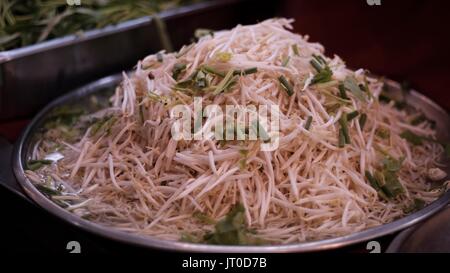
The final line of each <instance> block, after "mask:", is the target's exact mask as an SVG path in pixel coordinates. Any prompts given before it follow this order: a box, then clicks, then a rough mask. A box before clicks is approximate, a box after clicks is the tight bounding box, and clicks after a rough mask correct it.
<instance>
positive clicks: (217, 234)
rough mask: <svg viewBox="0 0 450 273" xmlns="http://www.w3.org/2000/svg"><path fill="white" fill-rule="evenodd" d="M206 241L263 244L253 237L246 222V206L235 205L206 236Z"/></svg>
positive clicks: (210, 242) (227, 243) (212, 242)
mask: <svg viewBox="0 0 450 273" xmlns="http://www.w3.org/2000/svg"><path fill="white" fill-rule="evenodd" d="M203 239H204V241H205V242H206V243H208V244H214V245H248V244H261V242H260V241H258V239H257V238H253V237H252V234H251V231H250V230H249V229H247V227H246V224H245V208H244V206H242V205H241V204H237V205H235V206H234V207H233V208H232V209H231V210H230V212H229V213H228V214H227V215H226V216H225V218H224V219H222V220H220V221H219V222H217V224H216V225H215V226H214V231H213V232H210V233H207V234H206V235H205V236H204V238H203Z"/></svg>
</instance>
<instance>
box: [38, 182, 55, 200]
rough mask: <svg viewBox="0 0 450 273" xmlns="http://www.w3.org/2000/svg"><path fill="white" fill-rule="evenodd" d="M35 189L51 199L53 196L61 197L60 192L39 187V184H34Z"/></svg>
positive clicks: (42, 186)
mask: <svg viewBox="0 0 450 273" xmlns="http://www.w3.org/2000/svg"><path fill="white" fill-rule="evenodd" d="M35 187H36V189H38V190H39V191H40V192H41V193H43V194H45V195H47V196H48V197H51V196H54V195H61V192H60V191H58V190H55V189H52V188H50V187H47V186H44V185H41V184H36V185H35Z"/></svg>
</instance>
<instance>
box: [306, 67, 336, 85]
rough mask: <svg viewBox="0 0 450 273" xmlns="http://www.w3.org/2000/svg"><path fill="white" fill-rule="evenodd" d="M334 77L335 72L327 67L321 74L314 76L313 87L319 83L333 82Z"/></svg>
mask: <svg viewBox="0 0 450 273" xmlns="http://www.w3.org/2000/svg"><path fill="white" fill-rule="evenodd" d="M332 76H333V71H331V69H330V68H329V67H328V66H327V67H325V68H323V69H322V70H321V71H320V72H319V73H317V74H316V75H314V77H313V79H312V80H311V85H314V84H317V83H326V82H329V81H331V79H332Z"/></svg>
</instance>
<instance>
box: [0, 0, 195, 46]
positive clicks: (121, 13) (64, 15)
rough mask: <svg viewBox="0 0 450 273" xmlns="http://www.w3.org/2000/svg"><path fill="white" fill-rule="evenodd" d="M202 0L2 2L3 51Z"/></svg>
mask: <svg viewBox="0 0 450 273" xmlns="http://www.w3.org/2000/svg"><path fill="white" fill-rule="evenodd" d="M199 1H200V0H81V5H72V6H71V5H68V4H67V1H65V0H20V1H18V0H1V1H0V50H10V49H14V48H19V47H23V46H27V45H32V44H35V43H38V42H42V41H46V40H50V39H53V38H57V37H62V36H65V35H69V34H74V33H78V34H80V33H81V32H82V31H84V30H89V29H95V28H102V27H105V26H108V25H111V24H117V23H120V22H124V21H127V20H130V19H135V18H139V17H143V16H148V15H152V14H155V13H157V12H160V11H162V10H166V9H169V8H173V7H177V6H181V5H186V4H190V3H193V2H199Z"/></svg>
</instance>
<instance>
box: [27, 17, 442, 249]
mask: <svg viewBox="0 0 450 273" xmlns="http://www.w3.org/2000/svg"><path fill="white" fill-rule="evenodd" d="M291 23H292V20H289V19H283V18H281V19H270V20H266V21H263V22H261V23H258V24H255V25H248V26H242V25H238V26H236V27H235V28H233V29H231V30H225V31H217V32H214V33H213V35H206V36H203V37H201V38H200V39H199V40H198V41H197V42H196V43H193V44H191V45H189V46H184V47H183V48H182V49H181V50H180V51H179V52H177V53H165V52H164V51H161V52H159V53H158V54H155V55H150V56H147V57H146V58H144V59H143V60H141V61H140V62H139V63H138V64H137V67H136V70H135V71H134V73H132V74H131V75H127V74H125V73H124V74H123V81H122V83H121V84H120V85H119V86H118V87H117V88H116V91H115V94H114V95H113V96H112V97H111V98H110V105H109V106H107V107H105V108H104V109H101V110H99V111H97V112H95V113H89V114H86V115H84V116H82V117H80V119H79V121H78V123H77V124H78V125H74V128H76V127H77V126H79V128H82V130H80V134H79V135H78V137H76V138H75V140H67V139H65V138H63V137H61V136H62V134H61V132H59V131H58V130H59V129H58V128H54V129H50V130H48V131H47V132H45V133H44V134H43V136H42V138H41V139H40V140H39V141H38V142H37V143H36V146H35V147H34V149H33V151H32V155H31V159H42V158H46V157H48V155H49V154H52V153H54V152H55V151H57V152H58V153H59V154H60V155H61V156H60V157H58V158H57V161H56V162H55V163H54V164H50V165H45V166H43V167H41V168H40V169H38V170H35V171H31V170H28V171H27V172H26V173H27V176H28V178H29V179H30V180H32V182H33V183H34V184H44V183H47V185H48V183H50V184H51V185H53V186H54V187H57V186H59V189H62V190H63V192H64V194H62V195H60V196H54V197H53V198H54V199H55V200H58V201H60V202H65V203H66V204H67V207H66V209H68V210H70V211H72V212H73V213H76V214H77V215H79V216H81V217H84V218H86V219H89V220H90V221H93V222H96V223H99V224H102V225H106V226H109V227H113V228H116V229H119V230H122V231H127V232H132V233H138V234H141V235H149V236H156V237H158V238H163V239H169V240H180V236H181V235H182V234H184V233H189V234H202V233H205V232H206V231H211V230H213V229H214V226H213V225H207V224H205V223H204V222H202V221H199V219H197V218H196V217H194V216H193V215H194V214H195V213H196V212H200V213H203V214H204V215H207V216H208V217H210V218H211V219H214V220H219V219H222V218H223V217H224V216H225V215H226V214H227V213H228V212H229V211H230V209H231V208H232V207H233V206H234V205H235V204H237V203H240V204H242V205H243V207H244V208H245V220H246V224H247V226H248V227H249V228H252V229H254V230H256V234H255V236H257V237H260V238H262V239H264V240H265V241H266V242H268V243H270V244H288V243H293V242H304V241H311V240H318V239H324V238H330V237H337V236H341V235H346V234H351V233H354V232H357V231H361V230H364V229H368V228H370V227H374V226H378V225H382V224H384V223H388V222H391V221H393V220H395V219H398V218H400V217H402V216H404V215H405V212H404V209H405V207H407V206H409V205H410V204H411V203H412V202H413V200H414V199H416V198H420V199H421V200H424V201H425V202H426V203H429V202H431V201H433V200H435V199H436V198H438V197H439V196H440V195H441V194H442V190H441V189H435V188H432V187H431V185H430V183H428V182H427V179H428V178H427V172H428V170H429V169H430V168H435V167H437V166H440V165H439V160H440V157H441V156H442V151H443V149H442V147H441V146H440V145H439V144H436V143H433V142H426V143H423V145H418V146H413V145H412V144H410V143H408V142H407V141H406V140H405V139H403V138H401V137H400V134H401V132H403V131H404V130H409V131H411V132H414V133H416V134H420V135H422V136H427V137H435V134H436V132H435V130H434V129H433V128H432V126H430V124H428V123H422V124H419V125H411V124H410V122H409V121H410V120H411V117H412V115H413V114H411V113H408V112H407V111H405V110H399V109H397V108H396V107H395V105H394V103H393V102H391V103H387V104H383V103H380V102H379V101H378V99H377V98H378V96H379V94H380V93H381V92H382V88H383V81H382V80H380V79H376V78H371V77H369V76H367V73H366V71H365V70H363V69H359V70H356V71H353V70H350V69H348V68H347V67H346V66H345V63H344V62H343V61H342V60H341V59H340V58H339V57H338V56H334V57H333V58H329V57H326V56H325V55H324V48H323V46H322V45H321V44H318V43H311V42H308V37H307V36H301V35H298V34H295V33H293V32H291V31H290V30H291V29H292V26H291ZM293 45H296V47H297V49H298V50H297V49H295V48H294V47H293ZM224 53H225V54H226V55H225V56H228V58H221V56H222V57H223V56H224ZM313 54H314V55H319V56H323V58H324V60H325V61H326V62H327V63H328V65H329V67H330V69H331V70H332V72H333V76H332V80H331V81H329V82H326V83H319V84H311V79H312V78H313V75H315V73H316V71H315V70H314V68H313V67H312V66H311V64H310V61H311V59H312V56H313ZM287 58H288V59H289V60H288V61H286V60H287ZM177 63H184V64H186V68H185V70H184V71H183V72H181V74H180V76H179V79H178V80H175V79H174V78H173V75H172V71H173V68H174V65H176V64H177ZM204 65H208V66H211V67H215V68H216V69H217V70H220V71H227V70H229V69H242V70H244V69H247V68H249V67H256V68H257V72H256V73H253V74H249V75H245V76H241V77H238V79H237V82H236V84H234V85H233V86H231V87H230V90H227V91H226V92H222V93H220V94H213V92H205V93H203V94H201V95H202V98H203V105H204V106H205V105H208V104H217V105H230V104H231V105H244V106H245V105H274V104H275V105H278V106H279V108H280V140H279V147H278V148H277V149H276V150H274V151H261V149H260V147H261V144H262V142H261V141H258V140H257V141H219V140H215V139H204V140H179V141H176V140H174V138H173V137H172V135H171V127H172V125H173V123H174V121H175V118H174V117H171V115H170V110H171V107H173V106H174V105H177V104H183V105H185V106H187V107H188V108H190V109H193V95H192V94H189V93H187V92H184V91H183V90H177V89H176V88H174V87H175V86H176V84H177V82H180V81H183V80H186V79H188V77H189V75H191V74H192V73H194V72H195V71H196V70H197V69H198V68H200V67H202V66H204ZM281 75H283V76H284V77H285V78H287V79H289V80H290V81H291V84H292V86H293V88H294V93H293V94H292V96H289V95H288V94H287V92H286V90H285V89H284V88H283V87H282V86H280V82H279V77H280V76H281ZM349 75H351V76H352V77H354V78H355V79H356V80H358V81H359V82H361V83H362V82H364V81H366V82H367V83H368V87H369V92H370V94H371V95H370V96H368V99H367V100H366V101H362V100H358V99H357V98H356V97H355V96H353V94H351V93H350V92H348V97H349V100H350V103H348V104H343V105H341V106H340V107H339V108H338V109H335V111H330V110H329V109H330V108H329V106H330V104H333V103H334V102H335V100H337V99H336V96H337V95H334V94H338V84H339V82H341V81H343V80H344V79H345V78H346V77H347V76H349ZM220 80H221V78H220V77H219V76H215V77H213V78H212V84H213V85H217V84H218V82H220ZM355 110H356V111H359V112H360V113H366V114H367V121H366V124H365V127H364V129H363V130H362V129H361V126H360V124H359V123H358V119H354V120H352V121H350V122H349V124H348V128H349V134H350V137H351V140H352V141H351V144H348V145H345V146H344V147H339V146H338V142H339V139H338V138H339V137H338V132H339V122H338V121H339V119H340V118H341V116H342V114H343V113H344V112H346V113H348V112H352V111H355ZM102 117H113V118H114V122H111V124H110V128H108V130H104V132H100V133H95V134H94V133H93V132H92V131H93V130H94V129H93V126H85V127H82V126H81V125H79V124H86V121H87V120H92V119H93V118H96V119H97V120H98V119H99V118H102ZM308 117H312V119H311V121H312V122H311V125H310V126H309V128H305V124H306V122H307V119H308ZM380 128H382V129H384V130H387V131H389V136H388V137H380V136H379V135H378V134H377V133H376V132H377V130H378V129H380ZM55 147H57V148H55ZM243 150H245V151H246V153H245V154H244V153H242V151H243ZM380 151H383V152H384V153H388V154H389V155H390V156H392V157H393V158H404V160H403V163H402V166H401V169H400V171H399V172H398V176H399V177H398V178H399V181H400V183H401V184H402V186H403V187H404V188H405V193H404V194H402V195H401V196H399V197H397V198H395V199H393V200H383V199H382V198H380V197H379V196H378V194H377V191H376V190H375V189H374V188H373V187H372V186H371V185H370V183H369V182H368V181H367V178H366V176H365V172H366V171H374V170H375V168H376V166H379V163H380V161H381V160H382V158H383V156H385V155H384V154H383V152H380ZM243 159H244V160H245V164H242V160H243Z"/></svg>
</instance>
